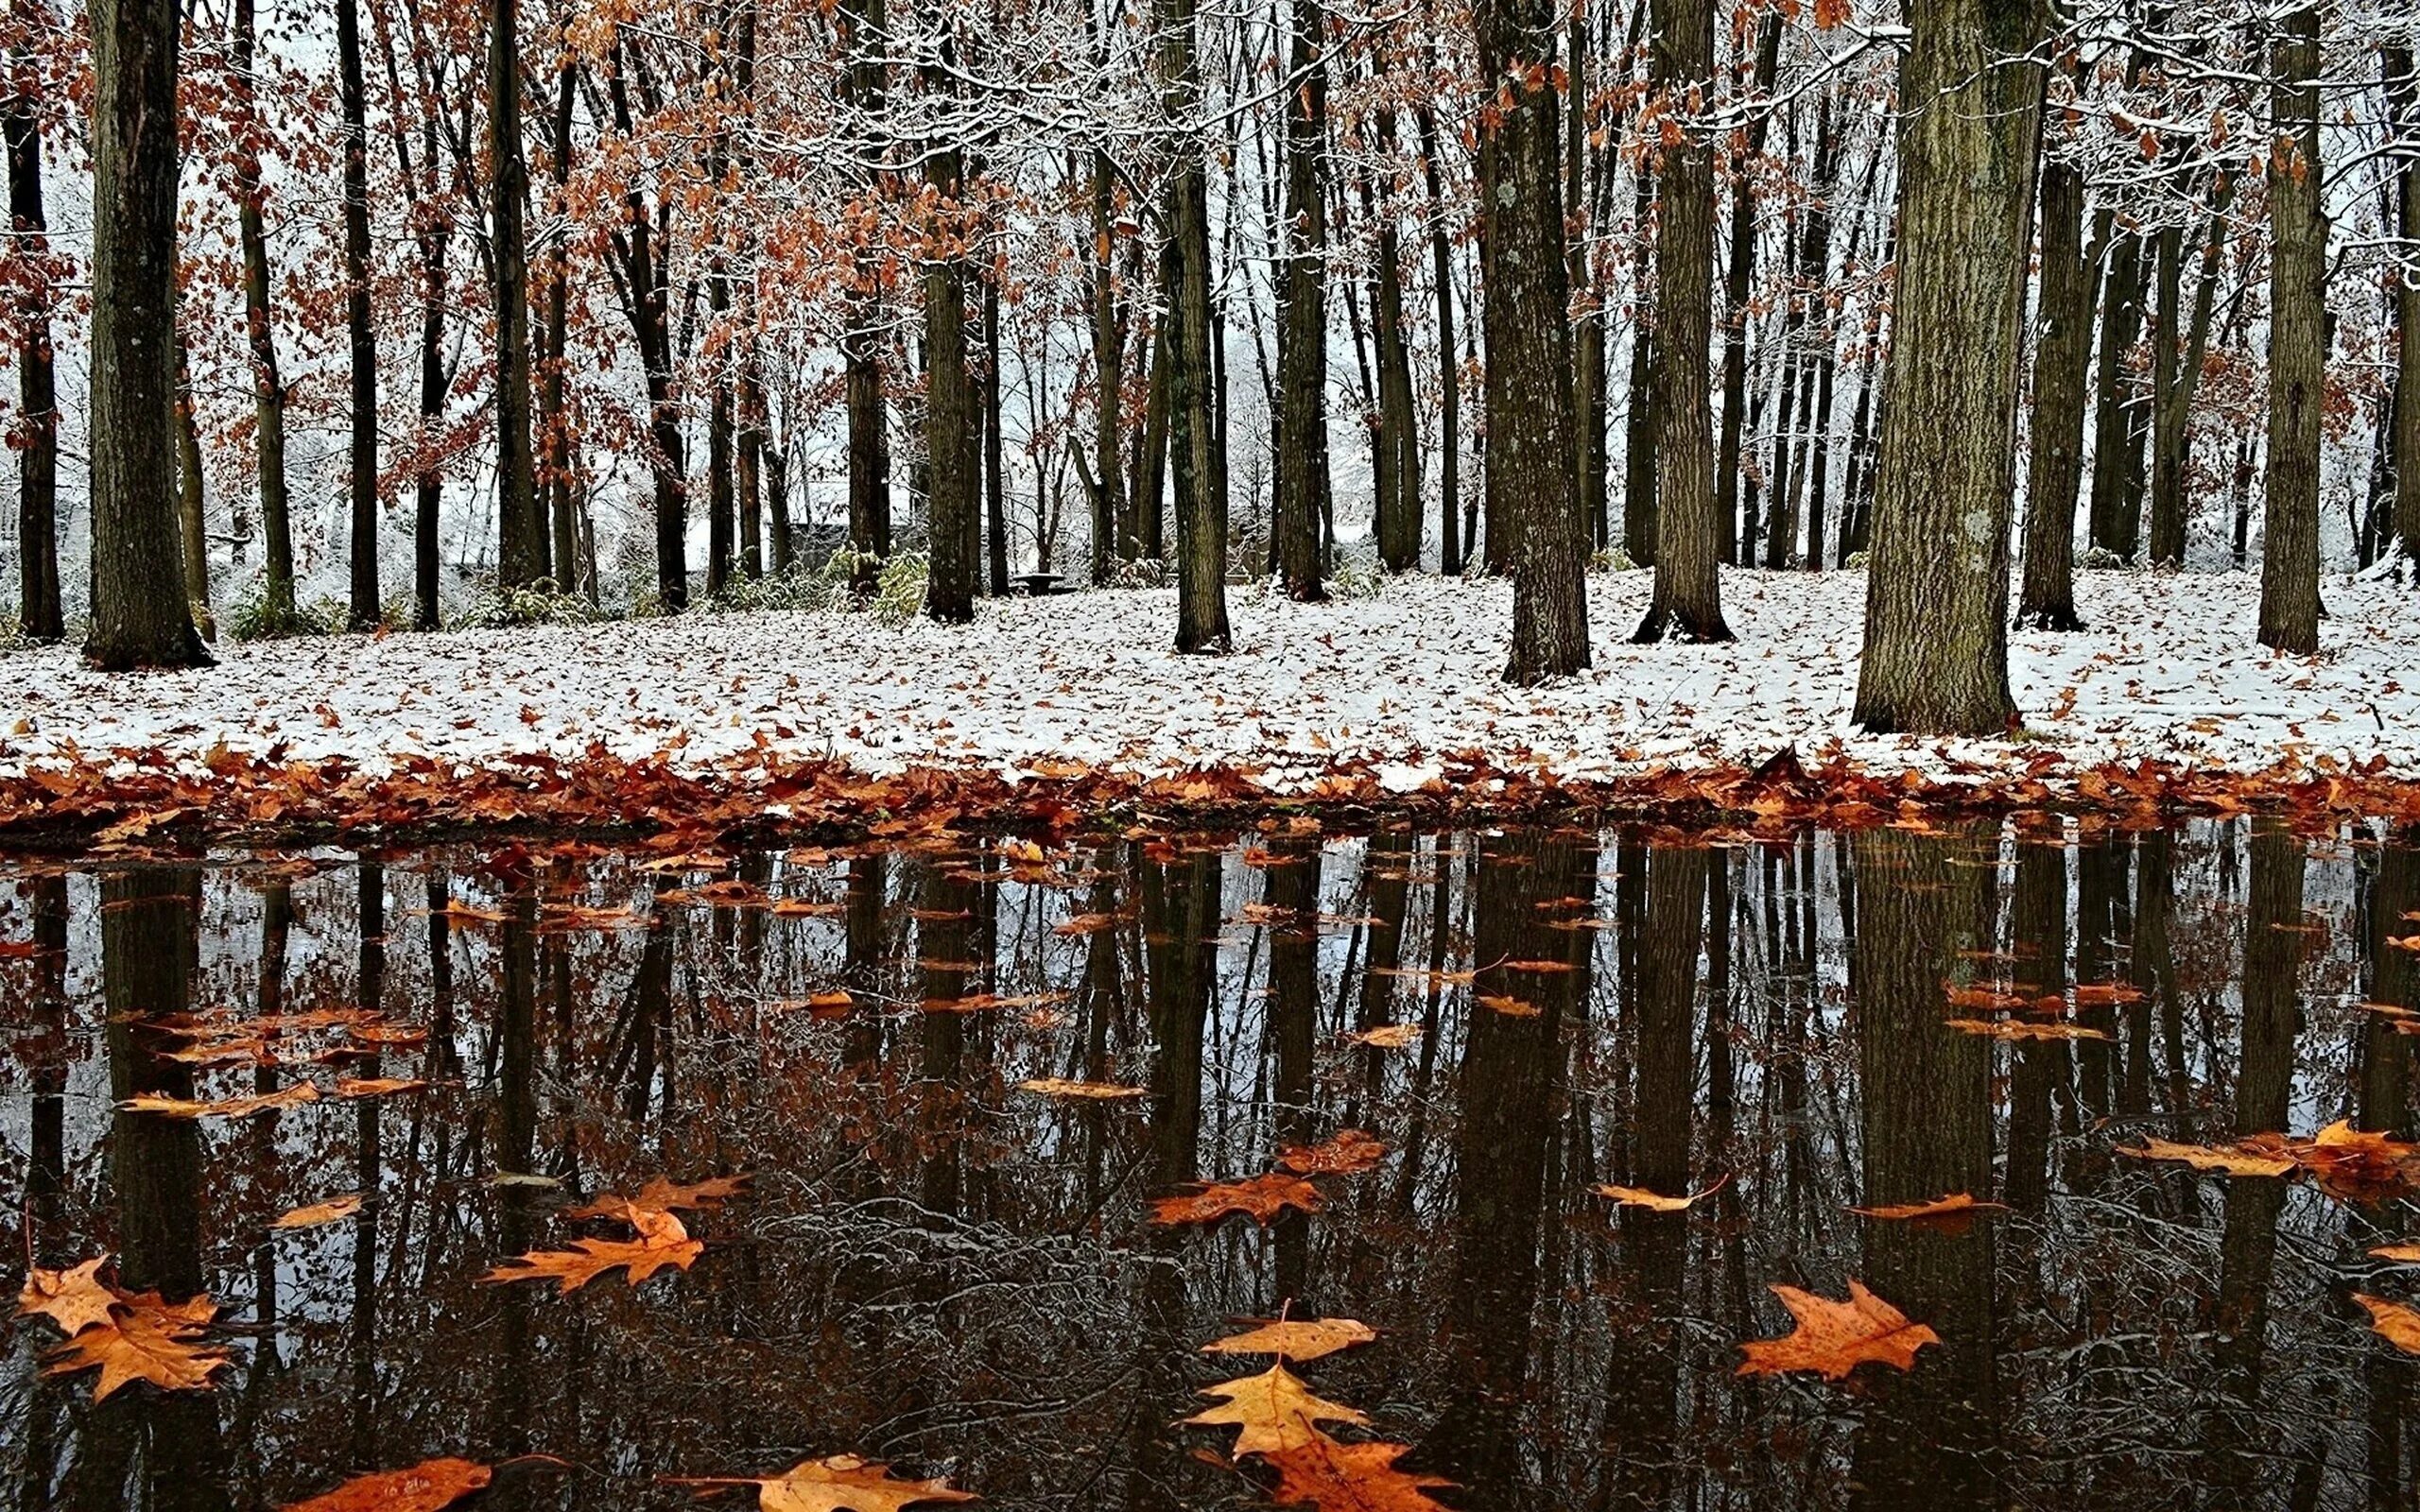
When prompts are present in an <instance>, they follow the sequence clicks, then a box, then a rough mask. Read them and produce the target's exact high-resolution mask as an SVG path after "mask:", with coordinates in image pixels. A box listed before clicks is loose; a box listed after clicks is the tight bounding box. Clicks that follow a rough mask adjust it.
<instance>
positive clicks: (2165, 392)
mask: <svg viewBox="0 0 2420 1512" xmlns="http://www.w3.org/2000/svg"><path fill="white" fill-rule="evenodd" d="M2232 190H2233V181H2232V180H2222V181H2221V183H2220V185H2219V187H2218V189H2217V191H2216V202H2215V203H2214V204H2213V205H2212V207H2211V215H2210V230H2209V234H2208V235H2207V237H2206V238H2204V242H2203V244H2202V266H2201V270H2200V272H2199V273H2198V274H2197V275H2196V276H2195V279H2194V286H2193V313H2192V315H2191V317H2190V318H2189V320H2188V323H2187V326H2186V331H2185V336H2184V350H2183V351H2182V352H2177V353H2176V354H2175V356H2174V357H2173V358H2172V359H2171V360H2169V362H2168V363H2167V367H2168V369H2169V375H2168V378H2167V381H2166V382H2164V383H2162V384H2161V385H2160V386H2159V387H2158V388H2157V390H2156V392H2155V393H2154V394H2153V396H2152V406H2153V407H2152V540H2151V559H2152V566H2154V567H2163V566H2165V567H2182V566H2184V565H2185V514H2186V498H2185V471H2186V468H2187V465H2188V464H2189V463H2190V462H2191V461H2192V449H2193V438H2192V430H2191V425H2192V421H2193V395H2194V393H2195V391H2196V390H2197V389H2198V388H2199V387H2201V382H2202V359H2203V356H2204V353H2205V352H2208V351H2209V346H2210V317H2211V312H2212V309H2213V307H2214V306H2215V304H2216V302H2217V299H2218V288H2219V253H2220V251H2221V249H2222V248H2223V246H2224V245H2225V236H2226V219H2225V216H2224V214H2223V211H2224V208H2225V205H2226V201H2227V199H2228V198H2230V197H2231V194H2232ZM2180 251H2181V247H2180ZM2165 278H2166V274H2165V270H2163V285H2165ZM2166 298H2167V296H2166V294H2165V293H2163V295H2162V299H2163V301H2165V300H2166ZM2173 324H2174V322H2173V321H2172V320H2164V321H2163V326H2164V328H2167V329H2168V333H2169V334H2168V336H2167V337H2166V338H2165V339H2166V340H2167V341H2168V342H2169V345H2170V346H2171V347H2172V346H2173V344H2174V335H2175V333H2174V331H2173Z"/></svg>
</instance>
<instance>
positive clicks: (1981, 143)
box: [1855, 0, 2046, 734]
mask: <svg viewBox="0 0 2420 1512" xmlns="http://www.w3.org/2000/svg"><path fill="white" fill-rule="evenodd" d="M1911 16H1912V21H1913V26H1912V28H1911V30H1910V38H1909V50H1908V53H1907V55H1906V56H1905V58H1903V59H1902V60H1901V63H1900V79H1899V98H1900V101H1901V104H1902V108H1903V109H1904V110H1905V111H1907V112H1908V113H1907V114H1905V115H1903V116H1902V117H1901V120H1900V125H1899V134H1898V141H1899V156H1900V191H1899V245H1898V253H1899V256H1898V265H1899V266H1898V279H1897V283H1896V285H1895V292H1894V296H1893V307H1892V309H1893V326H1894V330H1893V335H1892V345H1891V355H1890V358H1889V369H1888V374H1887V381H1888V383H1889V385H1890V390H1889V393H1888V394H1887V396H1886V403H1885V405H1884V413H1883V417H1882V444H1881V454H1880V457H1879V460H1878V462H1877V464H1876V493H1875V501H1874V526H1873V530H1874V546H1873V567H1872V571H1871V572H1870V573H1869V574H1868V576H1867V578H1866V600H1865V660H1864V663H1863V665H1862V667H1861V669H1860V672H1859V676H1858V696H1857V705H1856V711H1855V717H1856V720H1857V722H1858V724H1860V725H1862V726H1864V727H1865V728H1866V729H1868V730H1904V731H1919V732H1924V733H1937V734H1991V733H1996V732H1997V731H1999V730H2002V729H2004V728H2005V727H2006V725H2007V724H2008V722H2009V721H2010V720H2011V719H2013V718H2014V717H2015V714H2016V704H2015V700H2014V698H2012V697H2011V696H2010V694H2009V682H2008V567H2009V562H2008V550H2009V544H2008V530H2009V515H2010V510H2011V492H2012V488H2013V484H2014V477H2013V471H2014V454H2015V450H2016V447H2015V441H2016V406H2017V387H2018V386H2017V357H2018V354H2019V352H2020V350H2021V347H2022V342H2021V339H2020V337H2021V333H2020V330H2019V327H2020V324H2021V322H2022V318H2023V309H2024V295H2025V281H2026V271H2027V267H2026V265H2027V261H2028V259H2027V257H2026V251H2027V245H2028V243H2029V241H2030V240H2031V237H2030V235H2029V232H2030V231H2031V225H2032V217H2033V176H2034V166H2035V160H2036V154H2037V147H2038V144H2037V142H2036V136H2037V133H2038V131H2039V129H2040V125H2041V113H2042V83H2043V80H2042V70H2041V67H2040V66H2039V64H2037V63H2034V62H2031V61H2027V59H2028V58H2029V57H2030V55H2031V54H2032V52H2033V51H2034V49H2035V47H2036V46H2037V45H2038V44H2039V43H2040V42H2041V41H2042V38H2043V34H2044V28H2045V23H2046V15H2045V10H2044V8H2043V6H2042V5H2041V4H2040V3H2039V0H1943V3H1941V4H1938V5H1934V4H1927V5H1926V6H1924V7H1922V8H1920V9H1915V10H1914V11H1912V12H1911Z"/></svg>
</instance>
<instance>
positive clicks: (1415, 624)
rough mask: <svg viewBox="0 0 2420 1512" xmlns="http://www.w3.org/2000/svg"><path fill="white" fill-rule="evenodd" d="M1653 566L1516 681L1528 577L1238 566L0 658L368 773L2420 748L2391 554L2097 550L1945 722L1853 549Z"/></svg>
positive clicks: (47, 721) (1402, 766) (1423, 772)
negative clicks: (970, 602)
mask: <svg viewBox="0 0 2420 1512" xmlns="http://www.w3.org/2000/svg"><path fill="white" fill-rule="evenodd" d="M1648 584H1649V576H1648V575H1647V574H1645V573H1636V572H1634V573H1623V574H1619V575H1615V576H1599V577H1598V578H1596V579H1594V580H1593V581H1592V583H1591V585H1590V606H1589V607H1590V615H1591V622H1590V624H1591V631H1592V637H1593V641H1594V644H1595V647H1596V666H1595V668H1594V670H1593V671H1591V672H1589V673H1588V674H1587V675H1585V676H1583V677H1582V678H1579V679H1573V680H1571V681H1568V682H1565V683H1563V684H1560V685H1557V686H1553V687H1549V688H1546V689H1541V690H1534V691H1531V690H1522V689H1515V688H1509V687H1506V686H1505V685H1504V684H1503V683H1502V682H1501V681H1499V680H1498V673H1499V671H1500V669H1501V666H1502V663H1503V660H1504V654H1505V645H1506V626H1507V622H1508V619H1509V617H1510V613H1511V606H1512V593H1511V590H1510V589H1509V588H1508V587H1507V586H1505V585H1504V584H1502V583H1497V582H1484V581H1481V582H1462V581H1441V580H1438V579H1435V578H1429V577H1419V578H1407V579H1401V580H1397V581H1395V582H1392V583H1390V584H1389V585H1388V586H1387V588H1386V590H1385V592H1384V593H1383V594H1382V595H1381V596H1378V597H1375V598H1365V599H1358V600H1354V601H1347V602H1338V603H1333V604H1328V605H1322V606H1302V605H1296V604H1293V603H1290V602H1288V601H1287V600H1285V599H1284V598H1282V597H1278V596H1274V595H1271V594H1269V593H1263V592H1261V591H1259V590H1256V589H1253V590H1239V591H1236V592H1235V593H1232V594H1231V610H1232V616H1233V620H1234V625H1235V631H1236V652H1235V654H1233V655H1231V656H1226V657H1218V658H1196V657H1180V656H1177V655H1175V654H1174V653H1173V652H1172V651H1171V650H1170V649H1169V644H1170V637H1171V634H1172V629H1173V625H1174V615H1175V607H1174V599H1173V594H1172V593H1166V592H1159V593H1068V594H1063V595H1060V596H1057V597H1052V598H1047V599H1042V600H1038V601H1029V600H1023V599H1017V600H1011V601H1007V602H1001V603H987V604H985V605H984V606H983V608H982V610H981V614H980V617H979V618H978V619H977V623H976V624H975V625H973V626H971V627H963V628H943V627H938V626H934V625H931V624H928V623H925V622H923V621H918V622H916V623H913V624H910V625H907V626H893V625H886V624H883V623H880V622H878V621H876V620H875V619H873V618H872V617H870V616H865V615H821V614H803V613H793V614H745V615H742V614H732V615H707V614H699V615H692V616H688V617H683V618H680V619H670V620H648V621H633V622H625V623H614V624H606V625H598V626H585V627H544V628H534V629H521V630H510V631H466V632H456V633H447V634H436V635H412V634H393V635H388V636H384V637H381V638H377V639H365V638H359V637H352V638H329V639H319V640H305V641H293V642H285V643H279V644H252V645H224V646H221V647H220V648H219V654H220V657H221V659H222V660H221V662H220V664H219V666H218V667H217V668H216V669H215V670H209V671H201V672H181V673H151V674H139V675H133V676H102V675H100V674H97V673H94V672H91V671H88V670H86V669H85V668H84V667H83V666H82V664H81V663H80V662H78V659H77V657H76V655H75V653H74V651H73V650H72V649H44V650H33V651H25V652H21V653H17V654H13V655H9V656H7V657H0V711H5V713H0V775H5V774H9V773H15V772H19V771H22V770H24V769H25V768H26V767H27V766H28V765H45V764H46V763H47V762H48V761H50V760H53V759H56V758H58V757H60V756H61V755H63V754H64V753H66V752H67V751H69V750H70V749H71V748H72V749H73V750H75V751H76V752H78V753H80V754H81V755H82V756H83V757H85V758H87V759H101V758H103V757H104V756H105V755H106V753H110V752H114V751H118V750H132V751H140V750H159V751H164V752H165V753H166V754H167V755H169V756H170V757H171V758H191V759H194V760H196V761H198V760H199V758H200V757H201V756H202V755H203V754H204V753H206V752H208V751H209V750H210V749H211V748H212V747H215V746H218V745H221V744H223V745H224V746H225V747H228V748H229V749H231V750H233V751H234V752H237V753H242V754H257V753H260V752H263V751H266V750H268V749H269V748H270V747H275V746H279V745H281V744H282V745H283V746H284V747H285V756H286V759H287V760H289V761H311V760H316V759H318V758H321V757H328V756H344V757H349V758H351V759H353V760H354V761H355V762H358V763H360V764H361V765H364V766H366V767H368V768H369V769H371V770H372V771H375V770H377V769H378V767H379V766H380V765H381V763H382V762H383V760H384V759H386V758H388V757H391V756H394V755H398V754H403V753H410V752H418V753H424V754H427V755H431V756H435V757H440V758H445V759H449V760H454V761H461V762H469V763H486V762H493V761H494V760H496V759H497V758H500V757H503V756H507V755H510V754H512V753H516V752H527V751H548V752H552V753H554V754H556V755H558V756H564V757H572V756H577V755H578V754H579V752H581V751H583V750H585V749H587V748H588V747H590V746H591V745H592V744H593V743H600V742H601V743H602V744H603V745H604V746H605V747H608V748H609V749H611V750H612V751H613V752H614V753H615V754H617V755H620V756H624V757H640V756H645V755H648V754H649V753H654V752H668V753H669V754H670V756H671V759H672V761H673V763H674V764H675V765H677V766H679V767H681V768H683V769H686V770H692V771H696V772H700V773H701V774H702V773H708V772H711V771H713V770H714V769H715V768H717V767H718V766H721V765H726V764H727V763H729V762H730V761H731V760H732V759H733V758H734V757H735V756H737V755H739V754H740V753H742V752H745V751H748V750H751V749H752V748H753V747H756V746H757V745H758V744H759V742H760V741H762V742H768V743H769V744H770V746H771V747H773V749H774V751H775V753H777V754H781V755H787V756H797V757H816V756H832V757H837V758H839V759H841V760H844V761H846V762H848V763H850V764H852V765H856V766H857V767H859V768H861V769H863V770H865V771H867V772H869V773H878V772H888V771H894V770H898V769H900V768H903V767H908V766H915V765H935V764H941V765H960V764H973V765H979V766H983V767H987V768H991V769H994V770H997V771H1001V772H1003V773H1007V774H1011V775H1013V774H1015V773H1017V772H1020V771H1030V770H1034V769H1036V768H1037V766H1038V767H1039V769H1041V770H1043V771H1046V772H1048V771H1061V772H1062V773H1063V770H1064V767H1065V764H1069V763H1080V764H1084V765H1089V766H1092V767H1096V768H1106V769H1113V770H1117V771H1121V772H1125V773H1129V774H1132V775H1134V776H1137V777H1150V776H1155V775H1161V774H1164V773H1167V772H1172V771H1178V770H1183V769H1185V768H1189V767H1193V766H1198V765H1230V766H1240V767H1246V768H1255V769H1257V770H1258V771H1259V773H1260V780H1261V781H1262V782H1265V783H1268V784H1270V785H1272V786H1279V787H1283V786H1286V785H1289V784H1291V783H1293V782H1299V781H1303V780H1306V779H1308V778H1310V777H1313V776H1316V775H1317V774H1319V773H1320V772H1322V770H1324V769H1327V768H1329V767H1330V766H1331V765H1334V764H1337V763H1339V762H1343V761H1361V762H1373V763H1378V764H1382V765H1381V767H1380V775H1381V776H1382V778H1383V779H1384V780H1385V781H1386V782H1387V783H1388V785H1390V786H1409V785H1416V784H1417V783H1418V782H1422V781H1424V780H1426V778H1427V777H1428V776H1430V775H1432V774H1433V773H1434V772H1435V770H1436V766H1435V765H1434V763H1435V759H1436V758H1437V757H1438V756H1439V755H1440V754H1441V753H1445V752H1463V751H1472V750H1476V751H1478V752H1480V753H1483V754H1484V755H1485V756H1487V757H1488V758H1489V760H1490V761H1491V762H1492V763H1493V764H1494V765H1497V766H1499V767H1516V768H1517V767H1522V766H1533V765H1540V764H1543V765H1545V766H1546V767H1547V768H1549V769H1551V770H1552V771H1553V773H1554V774H1555V775H1556V776H1557V777H1559V778H1561V779H1563V780H1564V781H1585V780H1590V779H1598V778H1614V777H1618V776H1621V775H1623V774H1625V773H1632V772H1636V771H1637V770H1639V769H1640V768H1641V766H1642V765H1647V764H1658V763H1664V764H1674V765H1689V764H1692V763H1700V762H1715V761H1729V762H1755V761H1758V760H1761V759H1762V758H1764V757H1765V756H1768V755H1770V754H1772V752H1774V751H1775V750H1777V749H1779V748H1781V747H1785V746H1795V747H1797V748H1798V750H1799V751H1800V753H1801V754H1802V755H1803V756H1805V757H1806V759H1807V760H1808V762H1809V763H1810V764H1812V763H1813V762H1814V761H1815V760H1816V759H1817V758H1819V757H1821V756H1824V755H1829V754H1832V753H1834V752H1835V750H1836V749H1837V750H1838V751H1839V752H1841V753H1844V754H1845V755H1847V756H1848V757H1849V758H1850V759H1851V760H1853V761H1855V762H1857V763H1858V764H1859V765H1863V766H1865V767H1866V768H1868V769H1869V770H1871V771H1876V772H1890V771H1896V770H1899V769H1903V768H1910V767H1916V768H1924V769H1927V770H1933V771H1939V770H1942V769H1944V768H1945V767H1946V766H1947V765H1949V764H1950V763H1953V762H1972V763H1979V764H1982V765H1987V766H1995V767H2004V766H2014V765H2023V764H2025V763H2027V762H2029V761H2033V760H2038V758H2039V757H2040V756H2041V754H2042V753H2043V752H2044V751H2045V750H2055V751H2057V752H2059V753H2060V754H2062V755H2064V756H2066V758H2068V759H2069V760H2070V761H2073V762H2100V761H2103V760H2110V759H2116V760H2120V761H2133V760H2135V759H2138V758H2143V757H2152V758H2158V759H2162V760H2166V761H2169V762H2174V763H2177V764H2180V765H2193V766H2204V767H2226V768H2231V769H2235V770H2240V771H2249V770H2255V769H2260V768H2266V767H2269V766H2271V765H2274V764H2275V763H2277V762H2279V761H2280V760H2281V759H2300V760H2304V761H2310V760H2315V759H2317V758H2319V757H2322V756H2334V757H2338V758H2342V759H2349V760H2354V761H2366V760H2368V759H2369V758H2371V757H2372V756H2374V755H2377V754H2380V753H2382V754H2383V755H2384V756H2385V757H2386V758H2387V760H2388V762H2389V764H2390V769H2391V770H2394V771H2396V772H2398V773H2420V687H2415V688H2413V689H2406V688H2405V687H2404V686H2403V685H2402V684H2401V682H2400V681H2399V679H2400V677H2401V676H2402V675H2403V674H2404V673H2405V672H2406V671H2408V670H2411V669H2412V668H2413V667H2414V666H2415V664H2420V600H2415V597H2414V595H2413V594H2412V593H2411V591H2409V590H2407V589H2403V588H2400V587H2397V586H2396V585H2394V584H2393V583H2381V582H2354V581H2348V580H2344V579H2341V578H2336V579H2331V580H2329V581H2328V582H2327V583H2326V584H2325V599H2326V604H2327V609H2328V611H2329V614H2330V616H2331V617H2330V618H2329V619H2327V620H2326V622H2325V625H2324V627H2323V631H2322V641H2323V644H2324V649H2323V651H2322V652H2321V654H2320V655H2319V656H2317V657H2313V658H2295V657H2280V656H2273V655H2272V654H2270V653H2269V652H2268V651H2266V650H2264V649H2262V648H2261V647H2260V646H2259V645H2258V644H2256V642H2255V641H2254V638H2253V637H2254V627H2255V622H2256V609H2257V603H2258V584H2257V580H2256V578H2255V577H2252V576H2246V575H2242V574H2220V575H2195V576H2147V575H2138V574H2113V573H2092V574H2085V575H2083V577H2082V578H2081V580H2080V583H2079V593H2080V598H2081V606H2080V607H2081V609H2082V611H2083V615H2084V617H2085V619H2086V620H2087V621H2088V622H2089V624H2090V626H2091V627H2090V628H2089V629H2088V630H2086V631H2084V632H2083V633H2081V634H2075V635H2045V634H2036V633H2031V632H2028V633H2022V634H2018V635H2016V636H2014V639H2013V640H2012V643H2011V648H2012V663H2013V665H2012V672H2013V675H2014V683H2015V691H2016V698H2017V703H2018V705H2019V707H2020V708H2021V709H2022V710H2023V712H2024V716H2025V726H2026V738H2025V739H2023V740H2021V741H2016V742H2007V741H1969V742H1947V743H1945V742H1941V741H1936V740H1929V739H1926V740H1917V739H1908V738H1901V737H1897V736H1887V737H1886V736H1870V735H1864V734H1860V733H1858V732H1857V731H1855V730H1852V729H1851V728H1850V727H1849V724H1848V711H1849V705H1850V700H1851V698H1852V696H1853V695H1854V693H1855V690H1856V682H1857V668H1858V641H1859V622H1860V618H1861V612H1862V606H1863V600H1864V591H1865V578H1864V575H1863V574H1862V573H1853V572H1841V573H1825V574H1821V575H1809V574H1784V573H1726V574H1725V576H1724V579H1723V594H1724V604H1725V609H1726V611H1727V613H1728V615H1729V617H1730V622H1731V625H1732V627H1733V629H1734V630H1735V631H1736V632H1737V636H1738V640H1737V643H1736V644H1731V645H1724V646H1690V645H1656V646H1633V645H1630V644H1626V640H1625V637H1626V636H1627V635H1628V633H1629V631H1630V630H1631V629H1632V628H1633V627H1634V626H1635V625H1636V623H1637V621H1638V618H1639V615H1640V612H1641V610H1643V608H1644V606H1645V601H1646V595H1647V590H1648ZM2415 682H2416V683H2420V676H2415Z"/></svg>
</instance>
